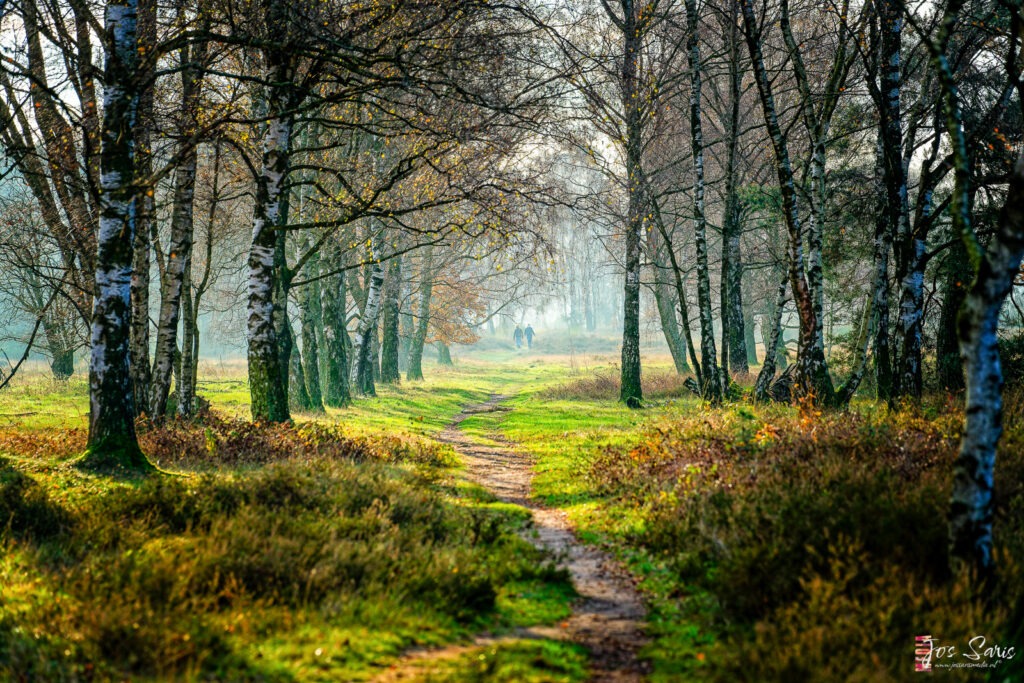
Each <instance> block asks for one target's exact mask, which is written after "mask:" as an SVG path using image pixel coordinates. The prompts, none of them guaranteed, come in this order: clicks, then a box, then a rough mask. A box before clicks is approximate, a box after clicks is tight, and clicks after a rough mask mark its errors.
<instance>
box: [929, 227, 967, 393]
mask: <svg viewBox="0 0 1024 683" xmlns="http://www.w3.org/2000/svg"><path fill="white" fill-rule="evenodd" d="M972 278H973V275H972V273H971V264H970V263H969V262H968V261H967V250H966V249H964V245H963V243H962V242H957V243H955V244H954V245H953V246H952V247H950V249H949V252H948V256H947V258H946V263H945V264H944V273H943V282H942V308H941V311H940V313H939V329H938V333H937V339H936V349H935V355H936V365H937V368H936V369H937V371H938V378H939V385H940V386H941V387H942V388H943V389H945V390H947V391H961V390H963V388H964V386H965V384H964V367H963V363H962V362H961V360H960V344H959V332H958V323H957V318H958V316H959V313H960V308H961V306H963V302H964V298H965V297H966V296H967V288H968V286H969V285H970V284H971V279H972Z"/></svg>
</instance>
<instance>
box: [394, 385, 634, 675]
mask: <svg viewBox="0 0 1024 683" xmlns="http://www.w3.org/2000/svg"><path fill="white" fill-rule="evenodd" d="M504 399H505V397H504V396H492V397H491V398H490V400H489V401H487V402H486V403H481V404H478V405H475V406H471V407H468V408H466V409H465V410H464V411H463V412H462V413H460V414H459V415H458V416H456V418H455V419H454V420H453V421H452V423H451V424H450V425H449V426H448V427H447V428H446V429H445V430H444V431H443V432H441V434H440V435H439V436H438V440H439V441H441V442H443V443H447V444H450V445H451V446H453V447H454V448H455V450H456V451H457V452H458V454H459V456H460V457H461V458H462V460H463V461H464V462H465V464H466V474H467V477H468V478H469V479H470V480H471V481H474V482H476V483H478V484H480V485H481V486H484V487H485V488H487V489H488V490H490V491H491V492H492V493H494V495H496V496H497V497H498V498H500V499H502V500H504V501H507V502H510V503H515V504H517V505H522V506H523V507H525V508H527V509H528V510H530V512H532V513H533V526H534V529H535V531H536V532H537V535H536V537H535V538H533V537H531V538H530V540H531V541H532V542H534V543H537V544H539V545H542V546H544V547H545V548H547V549H549V550H551V551H552V552H553V553H554V554H555V555H556V557H557V558H558V559H559V564H560V566H563V567H565V568H566V569H568V570H569V573H570V575H571V576H572V581H573V585H574V586H575V587H576V591H577V593H579V595H580V597H579V599H578V600H577V602H576V604H575V605H574V606H573V614H572V616H571V617H570V618H569V620H568V625H567V626H566V627H565V628H562V629H559V628H553V627H549V628H543V627H541V628H533V629H523V630H521V631H519V632H517V633H515V634H514V635H513V636H509V637H505V638H491V637H481V638H479V639H478V640H477V641H476V642H475V643H473V644H472V645H468V646H467V645H462V646H453V647H450V648H442V649H437V650H425V651H422V652H418V653H413V654H411V655H410V656H409V657H408V658H407V659H406V661H405V662H403V665H399V666H398V667H397V668H396V669H393V670H392V671H390V672H388V674H385V675H384V676H383V677H381V678H379V679H377V680H378V681H382V682H383V681H397V680H409V679H410V678H415V674H413V675H410V676H404V675H403V674H402V672H403V671H408V672H410V673H411V672H412V665H413V664H414V663H416V662H419V663H423V662H424V660H439V659H449V658H453V657H457V656H460V655H462V654H464V653H467V652H469V651H471V650H473V649H474V648H476V647H482V646H487V645H491V644H494V643H498V642H502V641H507V640H515V639H520V638H569V639H571V640H572V641H574V642H577V643H579V644H581V645H583V646H584V647H586V648H587V649H588V650H589V651H590V666H591V678H590V680H591V681H595V682H599V683H612V682H614V683H626V682H634V681H637V682H638V681H642V680H643V673H644V670H645V669H644V663H643V662H640V661H638V660H637V656H636V655H637V651H638V650H639V649H640V647H641V646H642V645H643V644H644V643H645V642H646V641H645V638H644V636H643V633H642V631H641V624H642V623H643V620H644V615H645V610H644V606H643V603H642V601H641V600H640V596H639V594H638V593H637V591H636V588H635V587H634V585H633V582H632V580H631V579H630V577H629V575H628V574H627V573H626V572H625V570H623V569H622V568H621V567H620V566H619V565H618V564H617V563H616V562H615V561H614V560H613V559H612V558H611V557H610V556H609V555H608V554H607V553H605V552H602V551H601V550H599V549H597V548H594V547H592V546H587V545H584V544H582V543H580V542H579V541H578V540H577V539H576V536H575V535H574V534H573V532H572V527H571V526H570V524H569V521H568V519H567V518H566V514H565V513H564V512H562V511H561V510H557V509H550V508H546V507H543V506H541V505H539V504H538V503H536V502H535V501H533V500H531V498H530V480H531V479H532V478H533V472H532V465H533V462H532V460H531V459H530V458H529V457H527V456H524V455H522V454H519V453H517V452H515V450H513V448H512V447H511V444H505V445H501V446H484V445H480V444H477V443H474V442H473V440H472V439H471V438H470V437H468V436H467V435H466V434H465V433H463V432H462V430H461V429H459V425H460V424H461V423H462V421H463V420H465V419H466V418H467V417H470V416H471V415H478V414H480V413H488V412H495V411H498V410H502V408H501V406H500V405H499V404H500V403H501V401H502V400H504ZM404 664H408V665H410V666H409V667H406V666H404ZM419 673H420V674H422V673H423V671H422V669H419Z"/></svg>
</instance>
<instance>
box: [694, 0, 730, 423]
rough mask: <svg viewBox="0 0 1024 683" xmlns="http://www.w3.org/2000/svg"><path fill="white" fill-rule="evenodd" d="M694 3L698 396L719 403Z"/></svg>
mask: <svg viewBox="0 0 1024 683" xmlns="http://www.w3.org/2000/svg"><path fill="white" fill-rule="evenodd" d="M697 20H698V17H697V1H696V0H686V27H687V62H688V64H689V67H690V153H691V156H692V158H693V235H694V244H695V245H696V248H697V310H698V312H699V318H700V370H701V382H700V387H701V395H702V396H703V397H704V399H705V400H707V401H710V402H711V403H713V404H717V403H721V401H722V377H721V375H720V374H719V371H718V360H717V357H716V355H717V354H716V353H715V329H714V319H713V318H712V315H711V273H710V270H709V268H708V240H707V220H706V218H705V216H704V127H703V125H702V123H701V116H702V114H701V70H702V68H703V67H702V65H701V58H700V40H699V32H698V21H697Z"/></svg>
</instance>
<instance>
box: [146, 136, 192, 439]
mask: <svg viewBox="0 0 1024 683" xmlns="http://www.w3.org/2000/svg"><path fill="white" fill-rule="evenodd" d="M196 156H197V155H196V150H195V148H194V147H192V148H191V149H189V150H186V151H185V154H184V156H183V158H182V162H181V165H179V166H178V168H177V169H176V170H175V174H174V178H175V180H174V210H173V213H172V218H171V237H170V243H169V244H168V252H167V265H166V266H165V270H164V277H163V278H162V280H163V281H162V282H161V286H160V295H161V296H160V317H159V319H158V321H157V330H156V352H155V353H154V355H153V376H152V390H151V395H150V402H149V414H150V417H151V418H152V419H154V420H162V419H163V418H164V417H165V415H166V413H167V396H168V394H169V393H170V390H171V373H172V371H173V364H174V353H175V350H176V349H177V347H178V318H179V316H180V313H181V297H182V291H183V281H184V274H185V269H186V267H187V265H188V263H189V260H190V254H191V251H192V231H193V208H194V207H193V202H194V198H195V181H196Z"/></svg>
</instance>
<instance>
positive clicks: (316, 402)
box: [299, 258, 324, 412]
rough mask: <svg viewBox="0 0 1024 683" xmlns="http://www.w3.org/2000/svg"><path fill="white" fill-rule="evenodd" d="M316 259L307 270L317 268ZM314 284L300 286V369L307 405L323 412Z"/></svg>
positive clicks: (319, 319) (318, 307) (317, 301)
mask: <svg viewBox="0 0 1024 683" xmlns="http://www.w3.org/2000/svg"><path fill="white" fill-rule="evenodd" d="M318 261H319V260H318V259H315V258H314V259H312V260H311V261H310V263H311V266H310V268H309V269H308V270H309V272H311V273H314V272H316V271H317V270H319V263H318ZM315 287H316V285H315V284H308V285H305V286H304V287H303V288H302V292H301V297H302V298H301V300H300V302H299V307H300V310H301V313H302V369H303V373H302V375H303V377H304V378H305V380H306V393H307V394H308V395H309V407H310V409H311V410H314V411H316V412H323V410H324V397H323V390H322V389H321V386H320V346H319V340H318V338H317V329H318V328H320V327H322V326H323V316H322V314H321V302H320V298H319V297H318V296H317V293H316V289H315Z"/></svg>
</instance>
